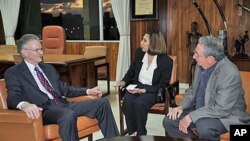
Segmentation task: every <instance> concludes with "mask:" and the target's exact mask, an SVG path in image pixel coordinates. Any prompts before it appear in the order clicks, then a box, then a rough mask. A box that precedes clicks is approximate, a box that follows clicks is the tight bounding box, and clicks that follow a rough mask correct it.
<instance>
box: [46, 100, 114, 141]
mask: <svg viewBox="0 0 250 141" xmlns="http://www.w3.org/2000/svg"><path fill="white" fill-rule="evenodd" d="M42 116H43V122H44V124H55V123H56V124H58V125H59V134H60V136H61V138H62V140H63V141H78V140H79V138H78V134H77V126H76V125H77V117H79V116H87V117H90V118H97V119H98V122H99V127H100V129H101V131H102V133H103V135H104V137H114V136H119V131H118V128H117V126H116V123H115V119H114V116H113V113H112V110H111V107H110V103H109V101H108V99H107V98H100V99H94V100H87V101H82V102H70V103H65V104H59V105H56V104H54V103H52V102H50V104H48V105H47V106H44V111H43V115H42Z"/></svg>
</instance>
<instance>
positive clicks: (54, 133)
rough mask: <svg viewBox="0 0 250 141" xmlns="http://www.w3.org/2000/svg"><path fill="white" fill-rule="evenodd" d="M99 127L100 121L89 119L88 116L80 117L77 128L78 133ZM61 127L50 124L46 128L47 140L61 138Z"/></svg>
mask: <svg viewBox="0 0 250 141" xmlns="http://www.w3.org/2000/svg"><path fill="white" fill-rule="evenodd" d="M96 125H98V121H97V120H96V119H92V118H88V117H86V116H81V117H78V119H77V128H78V131H82V130H86V129H88V128H90V127H93V126H96ZM58 130H59V126H58V125H57V124H49V125H45V126H44V134H45V135H44V136H45V139H46V140H51V139H56V138H60V136H59V133H58Z"/></svg>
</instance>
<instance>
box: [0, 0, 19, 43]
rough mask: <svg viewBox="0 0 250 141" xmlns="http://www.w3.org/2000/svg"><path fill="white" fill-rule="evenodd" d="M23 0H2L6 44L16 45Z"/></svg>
mask: <svg viewBox="0 0 250 141" xmlns="http://www.w3.org/2000/svg"><path fill="white" fill-rule="evenodd" d="M20 2H21V0H0V10H1V14H2V19H3V27H4V33H5V41H6V45H15V39H14V34H15V31H16V27H17V21H18V14H19V8H20Z"/></svg>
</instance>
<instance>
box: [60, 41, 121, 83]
mask: <svg viewBox="0 0 250 141" xmlns="http://www.w3.org/2000/svg"><path fill="white" fill-rule="evenodd" d="M85 46H107V47H108V55H107V60H108V62H109V70H110V80H111V81H115V77H116V65H117V56H118V49H119V43H118V42H66V51H65V53H66V54H84V50H85V49H84V47H85Z"/></svg>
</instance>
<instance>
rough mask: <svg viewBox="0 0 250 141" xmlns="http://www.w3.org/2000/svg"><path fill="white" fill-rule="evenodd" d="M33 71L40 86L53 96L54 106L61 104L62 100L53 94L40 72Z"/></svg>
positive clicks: (37, 70)
mask: <svg viewBox="0 0 250 141" xmlns="http://www.w3.org/2000/svg"><path fill="white" fill-rule="evenodd" d="M35 71H36V74H37V77H38V79H39V81H40V82H41V84H42V85H43V87H44V88H45V89H46V90H47V91H48V92H49V93H50V94H51V95H52V96H53V98H54V102H55V103H56V104H61V103H63V99H62V98H60V97H59V96H58V95H57V93H56V92H55V90H54V89H53V88H52V87H51V86H50V84H49V82H48V81H47V79H46V78H45V77H44V75H43V74H42V72H41V71H40V70H39V69H38V68H37V67H35Z"/></svg>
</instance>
